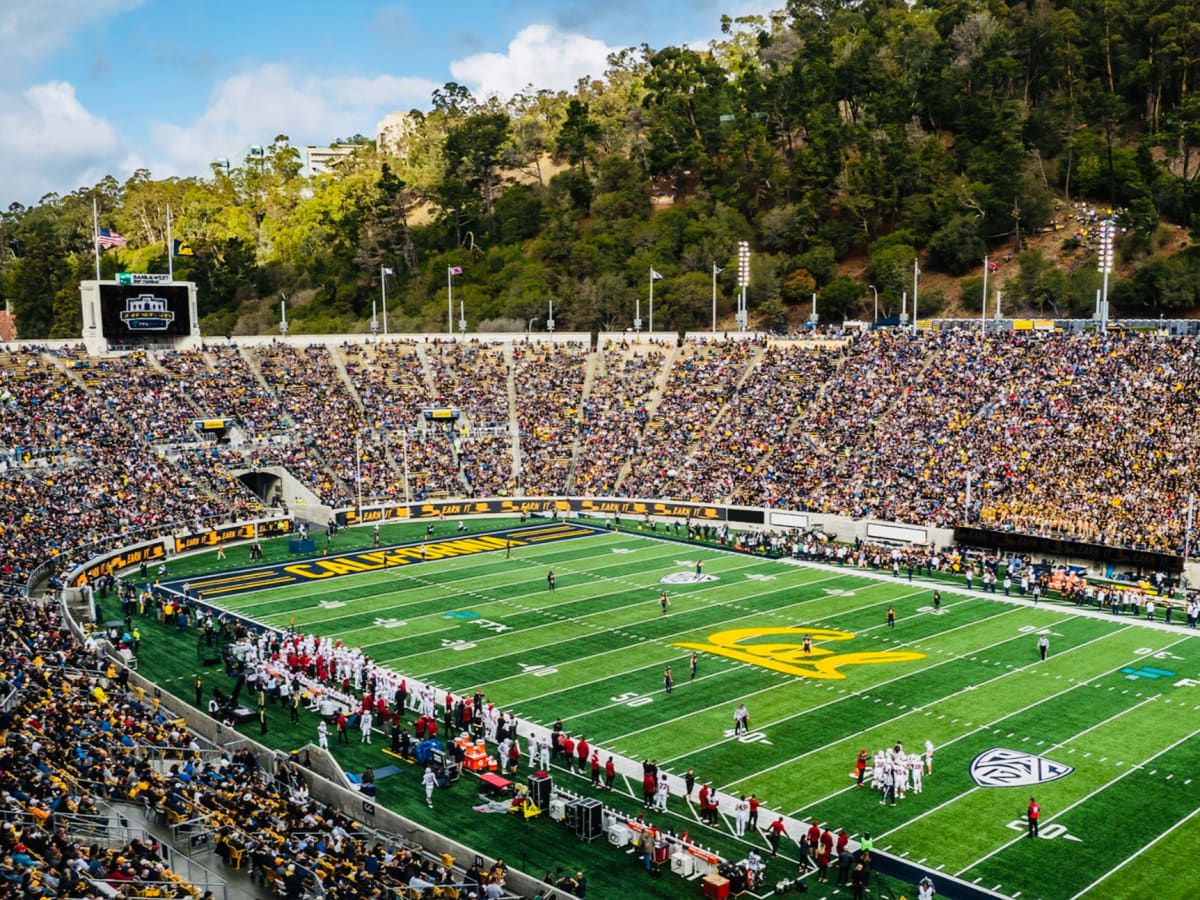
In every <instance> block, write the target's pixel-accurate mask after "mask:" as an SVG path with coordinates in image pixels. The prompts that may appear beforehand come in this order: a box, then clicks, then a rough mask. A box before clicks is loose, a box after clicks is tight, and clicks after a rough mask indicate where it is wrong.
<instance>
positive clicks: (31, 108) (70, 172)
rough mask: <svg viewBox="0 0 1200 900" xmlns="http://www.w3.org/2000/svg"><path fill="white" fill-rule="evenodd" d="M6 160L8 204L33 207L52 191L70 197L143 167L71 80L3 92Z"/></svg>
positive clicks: (1, 130)
mask: <svg viewBox="0 0 1200 900" xmlns="http://www.w3.org/2000/svg"><path fill="white" fill-rule="evenodd" d="M0 157H3V159H4V160H5V166H4V167H3V168H2V169H0V202H2V203H4V205H7V204H8V203H10V202H12V201H14V200H19V201H20V202H23V203H31V202H33V201H35V200H37V198H38V197H40V196H42V195H43V194H45V193H47V192H49V191H57V192H58V193H66V192H68V191H72V190H74V189H75V188H77V187H82V186H84V185H91V184H94V183H95V182H96V181H98V180H99V179H101V178H103V177H104V176H105V175H106V174H112V175H115V176H116V177H117V178H122V177H123V176H125V175H128V174H129V173H130V172H132V171H133V169H134V168H136V167H137V166H138V165H140V164H141V160H140V159H138V158H137V157H135V156H132V155H130V154H129V153H128V151H127V150H126V149H125V147H124V146H123V144H122V141H121V139H120V136H119V135H118V134H117V131H116V129H114V128H113V126H112V124H111V123H110V122H109V121H108V120H107V119H104V118H101V117H99V116H96V115H94V114H92V113H91V112H90V111H89V110H88V109H87V108H86V107H84V105H83V104H82V103H80V102H79V98H78V97H77V96H75V88H74V86H73V85H71V84H68V83H67V82H65V81H50V82H46V83H45V84H35V85H32V86H31V87H28V88H26V89H25V90H24V91H23V92H22V93H21V94H0Z"/></svg>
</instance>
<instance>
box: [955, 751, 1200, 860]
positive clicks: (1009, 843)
mask: <svg viewBox="0 0 1200 900" xmlns="http://www.w3.org/2000/svg"><path fill="white" fill-rule="evenodd" d="M1198 734H1200V728H1197V729H1196V730H1195V731H1193V732H1192V733H1191V734H1188V735H1185V736H1184V737H1181V738H1180V739H1179V740H1177V741H1176V742H1175V743H1173V744H1171V745H1170V746H1169V747H1164V748H1163V749H1162V750H1158V751H1156V752H1155V753H1153V754H1152V755H1150V756H1148V757H1146V758H1145V759H1144V760H1142V761H1141V762H1140V763H1138V764H1137V765H1133V766H1130V767H1129V768H1128V769H1126V770H1125V771H1124V772H1122V773H1121V774H1120V775H1118V776H1117V777H1116V778H1112V779H1110V780H1108V781H1106V782H1104V784H1102V785H1100V787H1098V788H1096V789H1095V790H1094V791H1092V792H1091V793H1089V794H1088V795H1087V796H1085V797H1080V798H1079V799H1078V800H1076V801H1075V802H1074V803H1072V804H1071V805H1070V806H1066V807H1064V808H1063V809H1061V810H1059V811H1058V812H1056V813H1055V814H1054V815H1052V816H1049V817H1048V818H1045V819H1043V820H1042V821H1041V824H1043V825H1044V824H1045V823H1047V822H1053V821H1054V820H1055V819H1057V818H1058V817H1059V816H1061V815H1064V814H1065V813H1068V812H1070V811H1071V810H1073V809H1074V808H1075V807H1077V806H1078V805H1079V804H1081V803H1084V802H1085V801H1087V800H1090V799H1092V797H1094V796H1096V795H1097V794H1099V793H1100V792H1101V791H1103V790H1106V789H1107V788H1110V787H1112V786H1113V785H1114V784H1116V783H1117V782H1118V781H1120V780H1121V779H1122V778H1125V777H1127V776H1129V775H1132V774H1133V773H1134V772H1136V771H1138V770H1139V769H1141V768H1143V767H1144V766H1145V765H1146V764H1147V763H1150V762H1153V761H1154V760H1156V759H1158V758H1159V757H1160V756H1162V755H1163V754H1164V753H1169V752H1170V751H1172V750H1174V749H1175V748H1176V747H1178V746H1179V745H1180V744H1182V743H1183V742H1184V741H1188V740H1191V739H1192V738H1194V737H1195V736H1196V735H1198ZM1020 840H1026V838H1025V836H1024V835H1022V836H1021V837H1015V838H1013V839H1012V840H1011V841H1007V842H1005V843H1003V844H1001V845H1000V846H999V847H997V848H996V849H995V850H992V851H991V852H990V853H987V854H985V855H983V856H981V857H979V859H977V860H975V861H974V862H973V863H969V864H967V865H965V866H963V867H962V868H961V869H959V870H958V871H957V872H955V873H954V874H955V875H961V874H962V873H963V872H966V871H967V870H968V869H973V868H975V867H976V866H977V865H979V864H980V863H982V862H985V861H987V860H989V859H991V858H992V857H993V856H995V855H996V854H997V853H1000V852H1001V851H1003V850H1006V849H1008V848H1009V847H1011V846H1012V845H1013V844H1015V843H1017V841H1020Z"/></svg>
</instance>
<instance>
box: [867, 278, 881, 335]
mask: <svg viewBox="0 0 1200 900" xmlns="http://www.w3.org/2000/svg"><path fill="white" fill-rule="evenodd" d="M867 287H869V288H870V289H871V293H872V294H874V295H875V318H874V320H872V322H871V324H872V325H878V324H879V291H877V290H876V289H875V285H873V284H868V285H867Z"/></svg>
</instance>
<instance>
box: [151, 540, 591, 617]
mask: <svg viewBox="0 0 1200 900" xmlns="http://www.w3.org/2000/svg"><path fill="white" fill-rule="evenodd" d="M596 533H597V531H596V529H594V528H587V527H581V526H576V525H569V524H565V523H556V524H547V525H544V526H534V527H532V528H518V529H512V530H510V531H499V532H493V533H491V534H482V535H475V536H473V537H463V538H454V539H446V540H440V541H430V542H428V543H426V544H424V552H423V553H422V545H420V544H415V545H409V546H405V547H387V548H383V549H380V550H364V551H361V552H358V553H345V554H339V555H338V556H330V557H321V558H317V559H308V560H304V561H301V562H295V563H288V564H286V565H275V566H261V567H257V568H253V569H239V570H236V571H232V572H221V573H214V574H213V575H212V576H210V577H202V578H190V579H175V580H173V581H171V582H169V583H168V584H166V585H165V586H166V587H170V588H173V589H175V590H181V589H182V585H183V582H184V581H185V580H186V581H187V582H188V585H189V587H190V588H191V590H193V591H196V592H199V593H200V594H202V595H203V596H204V597H205V598H209V597H214V596H219V595H221V594H236V593H242V592H245V591H254V590H261V589H263V588H274V587H281V586H284V585H287V584H299V583H303V582H306V581H319V580H322V579H325V578H335V577H337V576H340V575H357V574H360V573H362V572H373V571H379V570H383V569H393V568H398V567H400V566H407V565H412V564H413V563H419V562H422V561H432V560H435V559H449V558H451V557H455V556H469V555H471V554H474V553H489V552H492V551H494V550H504V549H507V548H509V547H512V548H514V549H515V548H517V547H526V546H529V545H531V544H545V543H550V542H552V541H561V540H567V539H570V538H577V537H584V536H586V535H593V534H596Z"/></svg>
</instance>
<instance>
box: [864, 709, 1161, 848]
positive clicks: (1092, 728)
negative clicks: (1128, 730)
mask: <svg viewBox="0 0 1200 900" xmlns="http://www.w3.org/2000/svg"><path fill="white" fill-rule="evenodd" d="M1161 696H1162V694H1155V695H1154V696H1153V697H1147V698H1146V699H1145V700H1142V701H1141V702H1140V703H1135V704H1133V706H1127V707H1125V709H1123V710H1121V711H1120V712H1117V713H1113V714H1112V715H1111V716H1109V717H1108V718H1107V719H1104V720H1103V721H1101V722H1097V723H1096V724H1095V725H1089V726H1088V727H1087V728H1085V729H1083V731H1080V732H1079V733H1077V734H1073V735H1071V736H1070V737H1068V738H1065V739H1063V740H1061V741H1059V742H1058V743H1057V744H1055V745H1054V746H1053V747H1047V748H1046V749H1045V750H1040V751H1038V756H1044V755H1046V754H1047V753H1052V752H1053V751H1055V750H1057V749H1058V748H1059V747H1061V746H1063V745H1064V744H1067V743H1070V742H1071V741H1077V740H1079V739H1080V738H1081V737H1083V736H1084V735H1085V734H1087V733H1088V732H1089V731H1095V730H1096V729H1097V728H1099V727H1101V726H1102V725H1107V724H1108V723H1109V722H1112V721H1114V720H1116V719H1119V718H1121V716H1123V715H1125V714H1126V713H1131V712H1133V711H1134V710H1135V709H1138V708H1140V707H1142V706H1145V705H1146V704H1147V703H1152V702H1153V701H1155V700H1157V699H1158V698H1159V697H1161ZM980 787H981V785H975V787H973V788H971V789H969V790H966V791H963V792H962V793H961V794H959V795H957V796H955V797H951V798H950V799H949V800H946V801H945V802H943V803H939V804H938V805H937V806H935V807H933V808H932V809H927V810H925V812H923V813H921V814H920V815H916V816H913V817H912V818H910V819H908V820H907V821H906V822H904V823H902V824H900V825H897V826H896V827H895V828H889V829H888V830H887V831H883V832H880V833H879V834H878V835H876V837H877V838H881V837H885V836H886V835H889V834H892V833H893V832H896V831H901V830H903V829H905V828H907V827H908V826H909V825H911V824H912V823H913V822H916V821H917V820H919V819H923V818H925V817H926V816H928V815H932V814H933V813H935V812H937V811H938V810H939V809H942V808H943V807H946V806H950V805H951V804H953V803H957V802H958V801H959V800H962V799H963V798H964V797H969V796H970V795H971V794H973V793H975V792H976V791H978V790H979V789H980Z"/></svg>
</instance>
